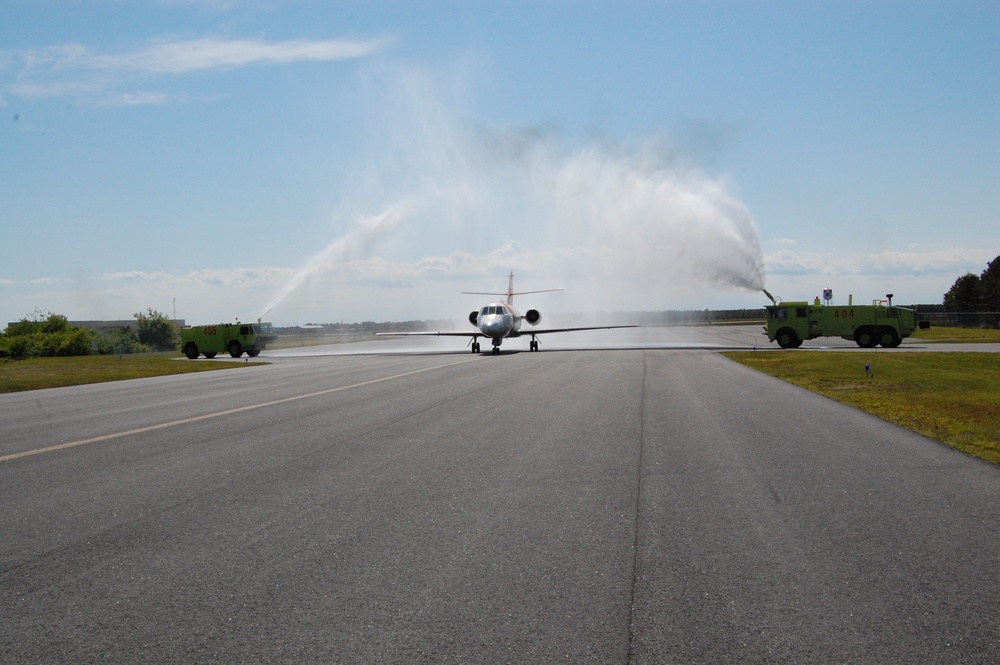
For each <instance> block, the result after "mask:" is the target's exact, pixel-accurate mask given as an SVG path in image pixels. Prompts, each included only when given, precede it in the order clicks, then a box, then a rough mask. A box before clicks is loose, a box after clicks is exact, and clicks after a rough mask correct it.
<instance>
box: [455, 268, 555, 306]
mask: <svg viewBox="0 0 1000 665" xmlns="http://www.w3.org/2000/svg"><path fill="white" fill-rule="evenodd" d="M551 291H562V289H542V290H541V291H515V290H514V271H513V270H511V271H510V274H509V275H507V293H484V292H482V291H462V293H463V294H464V295H471V296H507V304H508V305H513V304H514V296H519V295H523V294H527V293H549V292H551Z"/></svg>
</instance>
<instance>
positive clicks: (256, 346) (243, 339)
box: [181, 321, 278, 360]
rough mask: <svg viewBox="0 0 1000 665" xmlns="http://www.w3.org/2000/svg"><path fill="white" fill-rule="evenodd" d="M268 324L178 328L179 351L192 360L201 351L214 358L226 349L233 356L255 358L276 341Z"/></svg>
mask: <svg viewBox="0 0 1000 665" xmlns="http://www.w3.org/2000/svg"><path fill="white" fill-rule="evenodd" d="M277 338H278V336H277V335H276V334H275V333H274V326H273V325H271V324H270V323H261V322H259V321H258V322H257V323H239V322H237V323H216V324H214V325H209V326H187V327H184V328H182V329H181V351H182V352H183V353H184V355H186V356H187V357H188V358H190V359H191V360H194V359H195V358H197V357H198V356H199V355H200V354H203V355H204V356H205V357H206V358H214V357H215V354H217V353H221V352H223V351H225V352H226V353H228V354H229V355H231V356H232V357H233V358H239V357H240V356H242V355H243V354H244V353H246V354H247V355H248V356H250V357H251V358H256V357H257V356H258V355H259V354H260V352H261V351H263V350H264V347H266V346H267V345H268V344H270V343H271V342H273V341H274V340H276V339H277Z"/></svg>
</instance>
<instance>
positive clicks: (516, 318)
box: [375, 271, 638, 353]
mask: <svg viewBox="0 0 1000 665" xmlns="http://www.w3.org/2000/svg"><path fill="white" fill-rule="evenodd" d="M551 291H562V289H544V290H542V291H519V292H516V293H515V292H514V273H513V271H511V273H510V275H509V276H508V281H507V293H480V292H478V291H463V292H462V293H464V294H466V295H479V296H507V300H506V302H504V301H502V300H495V301H493V302H491V303H490V304H488V305H484V306H483V307H481V308H480V309H478V310H475V311H473V312H470V313H469V323H471V324H472V325H474V326H476V328H477V330H476V332H471V331H442V332H430V331H427V332H380V333H375V334H376V335H433V336H437V337H471V338H472V344H471V346H472V352H473V353H479V351H480V347H479V338H480V337H486V338H487V339H490V340H493V353H500V345H501V344H502V343H503V340H504V339H505V338H508V337H520V336H521V335H531V342H530V344H529V348H530V349H531V350H532V351H537V350H538V340H537V339H535V337H536V336H537V335H541V334H544V333H557V332H573V331H575V330H610V329H612V328H636V327H638V326H636V325H623V326H587V327H581V328H544V329H538V330H533V329H526V330H523V331H522V330H521V322H522V321H527V322H528V323H529V324H530V325H532V326H534V325H537V324H538V322H539V321H541V320H542V315H541V313H540V312H539V311H538V310H537V309H529V310H528V311H526V312H525V313H524V316H521V314H520V313H518V311H517V310H516V309H514V296H518V295H525V294H528V293H549V292H551Z"/></svg>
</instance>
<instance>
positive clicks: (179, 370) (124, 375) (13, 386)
mask: <svg viewBox="0 0 1000 665" xmlns="http://www.w3.org/2000/svg"><path fill="white" fill-rule="evenodd" d="M266 364H267V363H261V362H242V361H241V362H232V361H219V360H206V359H199V360H190V361H189V360H180V359H179V356H178V354H177V353H175V352H172V351H168V352H165V353H135V354H129V355H124V356H71V357H65V358H30V359H28V360H17V361H8V362H0V393H10V392H18V391H22V390H40V389H42V388H58V387H62V386H77V385H82V384H85V383H103V382H106V381H121V380H123V379H139V378H144V377H149V376H166V375H169V374H187V373H190V372H205V371H211V370H217V369H237V368H240V367H244V366H246V365H266Z"/></svg>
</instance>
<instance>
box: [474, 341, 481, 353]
mask: <svg viewBox="0 0 1000 665" xmlns="http://www.w3.org/2000/svg"><path fill="white" fill-rule="evenodd" d="M472 352H473V353H479V342H473V343H472Z"/></svg>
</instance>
